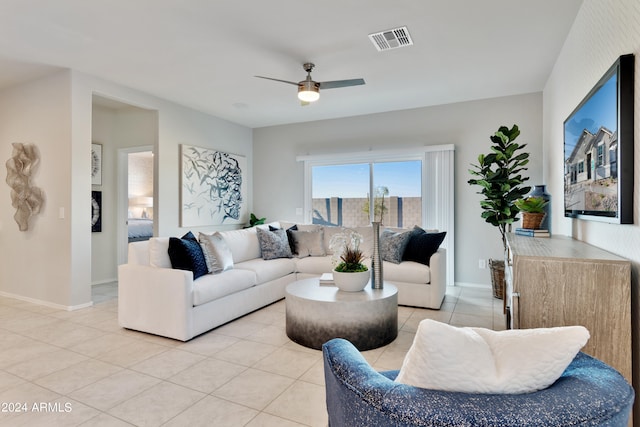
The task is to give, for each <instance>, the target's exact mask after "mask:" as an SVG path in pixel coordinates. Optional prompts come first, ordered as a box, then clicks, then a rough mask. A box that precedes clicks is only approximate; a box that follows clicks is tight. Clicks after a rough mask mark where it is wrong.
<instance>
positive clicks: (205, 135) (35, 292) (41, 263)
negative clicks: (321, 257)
mask: <svg viewBox="0 0 640 427" xmlns="http://www.w3.org/2000/svg"><path fill="white" fill-rule="evenodd" d="M95 94H97V95H100V96H104V97H107V98H113V99H116V100H119V101H121V102H124V103H127V104H131V105H134V106H138V107H141V108H145V109H148V110H157V111H158V125H157V126H156V129H155V130H154V132H156V135H155V140H156V141H157V142H156V147H155V150H154V151H155V153H156V156H155V157H154V158H155V161H156V164H155V173H156V177H155V181H156V185H157V187H156V200H157V202H158V203H157V206H155V207H154V213H155V214H156V220H157V224H158V225H157V227H158V229H157V230H158V234H159V235H164V236H168V235H177V234H181V233H182V234H184V232H186V230H184V229H182V228H181V227H180V226H179V223H178V219H179V192H178V189H179V184H178V183H179V176H178V171H179V144H181V143H186V144H191V145H197V146H202V147H209V148H214V149H218V150H223V151H228V152H231V153H235V154H240V155H245V156H247V161H248V166H249V170H248V171H247V174H246V176H245V183H246V185H247V186H248V187H249V188H248V194H249V196H248V198H249V204H248V210H251V208H252V207H251V197H252V194H253V191H252V188H251V183H252V181H253V176H252V173H251V168H252V167H253V157H252V134H251V129H249V128H246V127H243V126H240V125H236V124H234V123H230V122H227V121H225V120H221V119H219V118H216V117H213V116H209V115H206V114H203V113H200V112H196V111H194V110H191V109H188V108H186V107H183V106H180V105H177V104H175V103H172V102H169V101H166V100H162V99H159V98H156V97H153V96H151V95H148V94H145V93H142V92H139V91H135V90H132V89H129V88H126V87H122V86H119V85H116V84H113V83H110V82H107V81H104V80H101V79H97V78H94V77H91V76H88V75H85V74H82V73H79V72H77V71H73V70H71V71H68V70H67V71H62V72H59V73H57V74H55V75H52V76H49V77H46V78H43V79H40V80H38V81H34V82H30V83H26V84H23V85H20V86H17V87H13V88H10V89H7V90H4V91H2V92H0V157H1V158H2V159H3V161H6V159H9V157H11V142H33V143H35V144H37V145H38V147H39V148H40V151H41V156H42V161H41V165H40V169H39V170H38V172H37V173H36V175H35V177H34V183H35V185H37V186H40V187H41V188H42V189H43V190H44V191H45V194H46V197H47V201H46V205H45V209H44V212H43V213H42V214H40V215H39V216H38V217H37V218H36V219H35V220H34V222H33V224H32V229H31V230H29V231H27V232H19V231H18V227H17V224H16V223H15V221H13V214H14V212H13V210H12V208H11V204H10V195H9V191H10V190H9V187H8V186H7V185H0V200H3V201H4V202H3V203H0V253H2V254H3V256H2V257H0V292H2V294H5V295H11V296H15V297H19V298H24V299H29V300H33V301H37V302H41V303H45V304H50V305H56V306H62V307H67V308H74V307H81V306H83V305H86V304H90V303H91V287H90V285H91V276H92V274H91V273H92V272H91V269H92V262H91V259H92V236H91V234H92V233H91V226H90V218H91V211H90V203H89V195H90V191H91V188H92V187H91V171H90V160H89V159H90V148H91V140H92V127H93V125H92V107H93V96H94V95H95ZM98 121H100V118H98ZM117 133H118V128H116V129H114V134H117ZM111 137H115V136H114V135H111ZM116 139H117V138H116ZM114 161H115V159H114ZM107 167H111V166H107ZM61 209H63V210H64V218H63V219H59V218H58V216H59V212H60V210H61ZM213 228H214V227H208V228H205V227H203V229H213ZM114 233H115V230H114Z"/></svg>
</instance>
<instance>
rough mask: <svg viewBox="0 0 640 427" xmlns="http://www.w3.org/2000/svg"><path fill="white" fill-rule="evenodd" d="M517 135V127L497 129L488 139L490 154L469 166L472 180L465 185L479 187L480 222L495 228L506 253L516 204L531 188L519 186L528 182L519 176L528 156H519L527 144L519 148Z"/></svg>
mask: <svg viewBox="0 0 640 427" xmlns="http://www.w3.org/2000/svg"><path fill="white" fill-rule="evenodd" d="M518 135H520V130H519V129H518V126H517V125H513V127H512V128H511V129H509V128H508V127H506V126H500V128H499V129H498V131H497V132H496V133H495V134H494V135H492V136H491V137H490V139H491V142H492V145H491V146H490V150H491V152H490V153H489V154H480V155H479V156H478V163H477V164H472V165H471V166H472V167H473V168H472V169H469V173H471V175H473V176H474V178H472V179H470V180H469V181H468V183H469V184H471V185H478V186H480V191H479V192H478V194H482V196H484V198H483V199H482V200H481V201H480V207H481V208H482V215H481V216H482V218H484V220H485V221H486V222H488V223H489V224H491V225H494V226H496V227H498V230H499V231H500V236H501V237H502V244H503V247H504V249H505V251H506V249H507V240H506V233H507V231H508V227H509V226H510V224H512V223H513V222H514V221H516V220H517V216H518V213H519V209H518V207H517V206H516V205H515V201H516V200H518V199H522V198H523V197H524V195H525V194H527V193H529V190H531V187H528V186H523V185H522V184H523V183H524V182H525V181H527V180H528V179H529V177H523V176H522V172H523V171H525V170H527V168H526V167H525V166H526V165H527V163H529V153H527V152H522V151H521V150H522V149H524V148H525V147H526V146H527V144H522V145H520V144H518V143H517V142H514V140H515V139H516V138H517V137H518Z"/></svg>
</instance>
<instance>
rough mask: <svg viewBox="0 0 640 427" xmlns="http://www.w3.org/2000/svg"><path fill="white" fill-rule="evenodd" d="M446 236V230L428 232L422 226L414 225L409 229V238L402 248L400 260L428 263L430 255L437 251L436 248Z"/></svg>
mask: <svg viewBox="0 0 640 427" xmlns="http://www.w3.org/2000/svg"><path fill="white" fill-rule="evenodd" d="M446 236H447V232H446V231H443V232H441V233H428V232H426V231H425V230H423V229H422V228H420V227H418V226H415V227H414V228H413V230H412V231H411V238H410V239H409V243H408V244H407V247H406V249H405V250H404V255H402V260H403V261H415V262H419V263H420V264H424V265H429V261H430V260H431V255H433V254H435V253H436V252H437V251H438V248H439V247H440V245H441V244H442V241H443V240H444V238H445V237H446Z"/></svg>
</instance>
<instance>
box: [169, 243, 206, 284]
mask: <svg viewBox="0 0 640 427" xmlns="http://www.w3.org/2000/svg"><path fill="white" fill-rule="evenodd" d="M169 259H170V260H171V266H172V267H173V268H175V269H177V270H189V271H191V272H193V279H194V280H195V279H197V278H198V277H200V276H204V275H205V274H207V273H208V272H209V269H208V268H207V261H206V260H205V258H204V254H203V253H202V247H201V246H200V243H199V242H198V239H196V236H194V235H193V233H191V232H188V233H187V234H185V235H184V236H182V238H181V239H178V238H177V237H170V238H169Z"/></svg>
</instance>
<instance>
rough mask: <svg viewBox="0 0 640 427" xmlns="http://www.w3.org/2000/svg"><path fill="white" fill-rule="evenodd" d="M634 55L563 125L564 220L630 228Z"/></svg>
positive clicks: (615, 66)
mask: <svg viewBox="0 0 640 427" xmlns="http://www.w3.org/2000/svg"><path fill="white" fill-rule="evenodd" d="M634 63H635V60H634V56H633V55H623V56H621V57H620V58H618V60H617V61H616V62H615V63H614V64H613V65H612V66H611V68H610V69H609V70H608V71H607V72H606V73H605V74H604V76H603V77H602V78H601V79H600V81H598V82H597V83H596V85H595V86H594V87H593V89H592V90H591V91H590V92H589V93H588V94H587V96H586V97H585V98H584V100H583V101H582V102H581V103H580V104H579V105H578V107H577V108H576V109H575V110H574V111H573V112H572V113H571V115H570V116H569V117H568V118H567V120H566V121H565V122H564V165H565V171H564V215H565V217H570V218H580V219H591V220H597V221H604V222H611V223H617V224H633V180H634V178H633V176H634V175H633V159H634V153H633V146H634V136H633V132H634V123H633V117H634V108H633V104H634V87H633V86H634Z"/></svg>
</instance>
